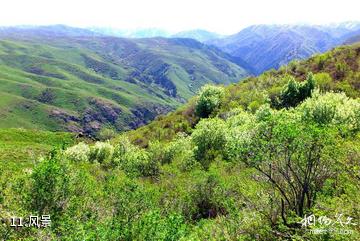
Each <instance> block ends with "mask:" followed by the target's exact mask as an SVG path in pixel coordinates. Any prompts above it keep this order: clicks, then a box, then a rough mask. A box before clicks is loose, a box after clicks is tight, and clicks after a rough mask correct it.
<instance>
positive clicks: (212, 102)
mask: <svg viewBox="0 0 360 241" xmlns="http://www.w3.org/2000/svg"><path fill="white" fill-rule="evenodd" d="M224 96H225V91H224V88H223V87H218V86H211V85H205V86H203V87H202V88H201V90H200V93H199V99H198V101H197V103H196V106H195V113H196V115H197V116H199V117H202V118H207V117H209V115H210V114H212V113H213V111H214V110H215V109H216V108H219V107H220V105H221V101H222V99H223V98H224Z"/></svg>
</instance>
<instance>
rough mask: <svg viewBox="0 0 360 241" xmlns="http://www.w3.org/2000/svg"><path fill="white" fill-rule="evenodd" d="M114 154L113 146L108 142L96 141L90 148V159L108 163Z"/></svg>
mask: <svg viewBox="0 0 360 241" xmlns="http://www.w3.org/2000/svg"><path fill="white" fill-rule="evenodd" d="M113 154H114V147H113V146H112V145H111V144H110V143H109V142H96V143H95V144H94V145H93V146H92V147H91V148H90V160H91V161H97V162H99V163H100V164H108V163H110V162H111V159H112V157H113Z"/></svg>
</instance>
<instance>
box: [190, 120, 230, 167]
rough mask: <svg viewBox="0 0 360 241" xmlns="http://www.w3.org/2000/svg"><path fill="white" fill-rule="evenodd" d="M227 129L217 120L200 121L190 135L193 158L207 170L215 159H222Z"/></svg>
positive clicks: (223, 123)
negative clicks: (193, 149) (193, 148)
mask: <svg viewBox="0 0 360 241" xmlns="http://www.w3.org/2000/svg"><path fill="white" fill-rule="evenodd" d="M226 136H227V128H226V124H225V122H224V121H223V120H221V119H219V118H214V119H204V120H201V121H200V122H199V123H198V124H197V125H196V128H195V130H194V132H193V133H192V135H191V137H192V141H193V143H194V145H195V146H196V147H195V151H194V153H195V158H196V160H198V161H199V162H200V163H201V164H202V166H203V167H204V168H205V169H207V168H208V167H209V165H210V163H211V162H212V161H213V160H214V159H216V158H217V157H220V158H221V157H222V156H223V154H224V147H225V144H226Z"/></svg>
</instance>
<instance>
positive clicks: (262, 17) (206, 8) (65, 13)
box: [0, 0, 360, 34]
mask: <svg viewBox="0 0 360 241" xmlns="http://www.w3.org/2000/svg"><path fill="white" fill-rule="evenodd" d="M359 9H360V1H359V0H341V1H340V0H339V1H332V0H328V1H325V0H302V1H300V0H299V1H290V0H272V1H270V0H269V1H266V0H249V1H241V0H240V1H239V0H237V1H236V0H176V1H175V0H98V1H94V0H4V1H2V3H1V9H0V25H21V24H26V25H49V24H67V25H72V26H79V27H87V26H108V27H114V28H123V29H134V28H149V27H155V28H162V29H165V30H168V31H172V32H177V31H182V30H188V29H195V28H203V29H207V30H210V31H215V32H218V33H223V34H230V33H235V32H237V31H239V30H240V29H242V28H243V27H246V26H249V25H252V24H261V23H268V24H271V23H283V24H288V23H290V24H291V23H313V24H324V23H330V22H340V21H349V20H360V13H359Z"/></svg>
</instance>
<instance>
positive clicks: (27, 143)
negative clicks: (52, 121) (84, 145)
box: [0, 129, 74, 171]
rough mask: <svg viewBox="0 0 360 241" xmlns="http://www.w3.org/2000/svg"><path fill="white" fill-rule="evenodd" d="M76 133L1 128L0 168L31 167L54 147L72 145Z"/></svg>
mask: <svg viewBox="0 0 360 241" xmlns="http://www.w3.org/2000/svg"><path fill="white" fill-rule="evenodd" d="M73 143H74V135H73V134H71V133H63V132H56V133H54V132H48V131H38V130H36V131H35V130H26V129H0V170H7V171H9V170H13V171H19V170H23V169H24V168H31V167H32V166H33V164H34V163H35V162H36V161H38V159H39V157H40V156H41V155H46V154H47V153H48V152H50V151H51V150H52V149H53V148H56V147H60V148H61V147H62V146H63V145H71V144H73Z"/></svg>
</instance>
